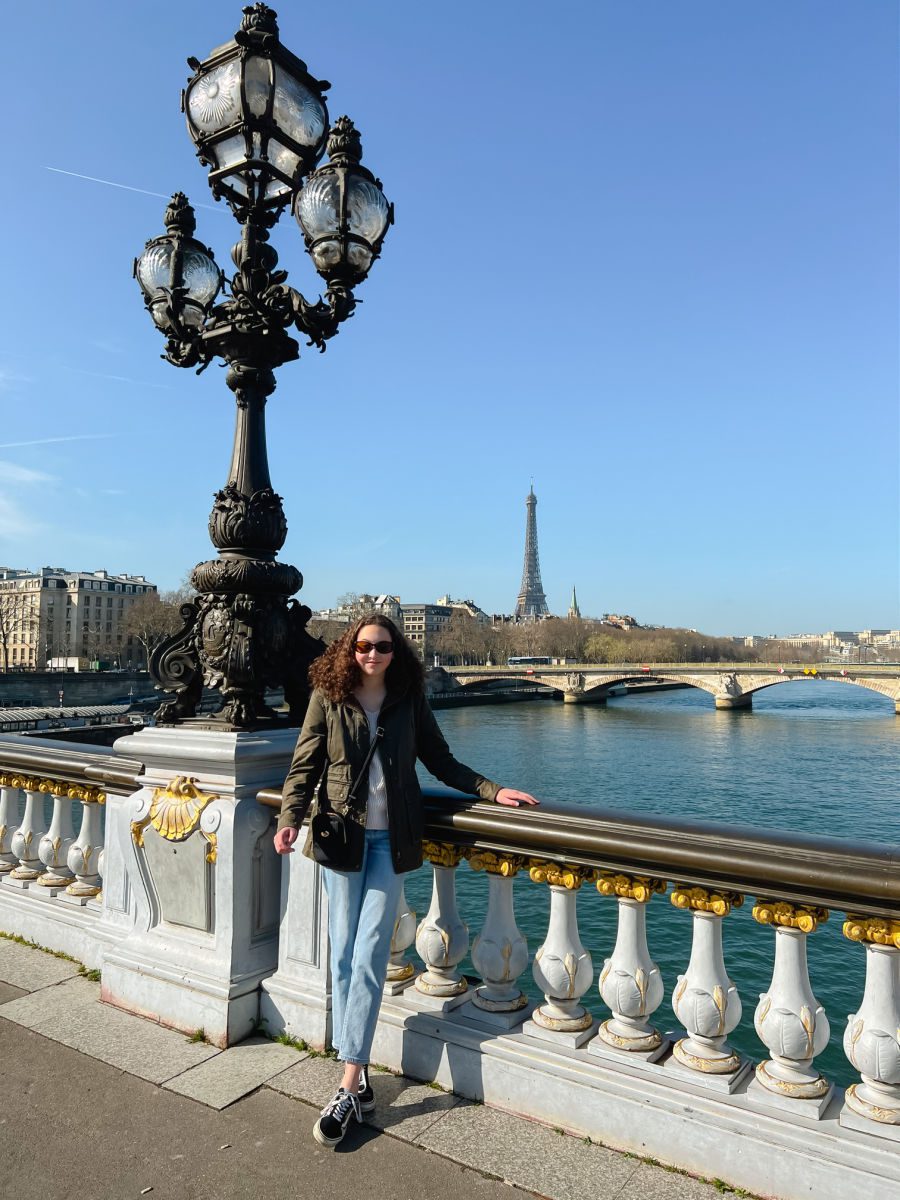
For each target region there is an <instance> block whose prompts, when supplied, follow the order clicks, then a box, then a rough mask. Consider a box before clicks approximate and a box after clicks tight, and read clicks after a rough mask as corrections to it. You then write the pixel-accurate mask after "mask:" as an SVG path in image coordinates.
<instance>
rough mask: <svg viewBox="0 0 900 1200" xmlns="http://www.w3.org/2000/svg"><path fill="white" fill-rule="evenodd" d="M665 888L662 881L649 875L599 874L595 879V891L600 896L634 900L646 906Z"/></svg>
mask: <svg viewBox="0 0 900 1200" xmlns="http://www.w3.org/2000/svg"><path fill="white" fill-rule="evenodd" d="M666 886H667V884H666V881H665V880H664V879H654V878H653V877H652V876H650V875H625V874H623V873H619V874H615V875H614V874H611V873H607V872H601V874H600V876H599V878H598V879H597V891H598V892H599V893H600V895H601V896H618V897H619V898H620V899H622V900H636V901H637V902H638V904H647V903H648V902H649V901H650V900H651V899H652V898H653V896H654V895H662V893H663V892H665V890H666Z"/></svg>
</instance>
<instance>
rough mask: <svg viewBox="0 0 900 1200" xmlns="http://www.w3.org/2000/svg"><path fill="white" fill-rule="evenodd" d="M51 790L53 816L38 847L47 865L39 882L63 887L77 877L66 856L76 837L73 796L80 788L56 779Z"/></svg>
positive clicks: (42, 860)
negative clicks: (68, 865)
mask: <svg viewBox="0 0 900 1200" xmlns="http://www.w3.org/2000/svg"><path fill="white" fill-rule="evenodd" d="M48 790H50V791H51V792H52V794H53V817H52V819H51V821H50V828H49V829H48V830H47V832H46V833H45V834H44V836H43V837H42V838H41V841H40V845H39V847H38V856H39V858H40V860H41V862H42V863H43V864H44V867H45V870H44V873H43V874H42V875H41V876H39V878H38V883H39V884H40V885H41V886H42V887H57V888H61V887H67V886H68V885H69V884H70V883H71V882H72V879H73V878H74V876H73V875H72V872H71V871H70V870H69V868H68V867H67V866H66V859H67V856H68V853H69V850H70V848H71V846H72V843H73V842H74V841H75V829H74V827H73V825H72V800H73V798H74V797H75V796H77V794H78V789H77V788H74V787H69V786H67V785H66V784H64V783H55V784H51V785H50V787H49V789H48Z"/></svg>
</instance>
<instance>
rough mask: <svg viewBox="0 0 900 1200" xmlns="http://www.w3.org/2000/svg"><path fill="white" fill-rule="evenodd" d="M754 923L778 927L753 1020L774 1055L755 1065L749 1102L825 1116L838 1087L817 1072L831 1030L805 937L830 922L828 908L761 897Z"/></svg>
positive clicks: (759, 1034)
mask: <svg viewBox="0 0 900 1200" xmlns="http://www.w3.org/2000/svg"><path fill="white" fill-rule="evenodd" d="M753 919H754V920H755V921H758V922H759V923H760V924H761V925H772V926H773V927H774V929H775V966H774V969H773V971H772V982H771V984H770V985H769V990H768V991H767V992H765V993H763V994H762V995H760V998H759V1004H758V1005H757V1007H756V1012H755V1014H754V1018H753V1023H754V1025H755V1026H756V1032H757V1035H758V1037H759V1039H760V1041H761V1042H762V1043H763V1045H764V1046H765V1047H766V1048H767V1049H768V1051H769V1053H770V1054H771V1056H772V1057H771V1059H767V1060H766V1061H765V1062H761V1063H759V1065H758V1066H757V1068H756V1079H755V1080H753V1081H751V1083H750V1086H749V1089H748V1092H747V1095H748V1098H752V1099H754V1100H755V1101H757V1102H761V1103H768V1104H775V1105H776V1106H780V1107H787V1108H791V1109H793V1110H794V1111H798V1112H802V1111H804V1110H805V1111H806V1113H807V1115H809V1116H812V1117H814V1118H818V1117H821V1115H822V1113H823V1112H824V1111H825V1108H826V1106H827V1104H828V1101H829V1100H830V1099H831V1095H832V1092H833V1091H834V1085H833V1084H832V1083H830V1082H829V1080H827V1079H826V1078H825V1077H824V1075H820V1074H819V1071H818V1069H817V1068H816V1066H815V1064H814V1061H813V1060H814V1059H815V1056H816V1055H817V1054H821V1052H822V1051H823V1050H824V1049H825V1047H826V1046H827V1045H828V1037H829V1034H830V1029H829V1025H828V1018H827V1017H826V1016H825V1010H824V1008H822V1006H821V1005H820V1004H819V1002H818V1001H817V1000H816V998H815V996H814V995H813V990H812V985H811V984H810V981H809V970H808V967H807V963H806V939H807V937H808V936H809V935H810V934H811V933H814V932H815V930H816V929H817V928H818V926H819V923H820V922H821V921H827V920H828V910H827V909H824V908H815V907H812V906H806V905H800V904H796V905H795V904H790V903H788V902H787V901H783V900H763V899H758V900H757V902H756V905H755V907H754V909H753Z"/></svg>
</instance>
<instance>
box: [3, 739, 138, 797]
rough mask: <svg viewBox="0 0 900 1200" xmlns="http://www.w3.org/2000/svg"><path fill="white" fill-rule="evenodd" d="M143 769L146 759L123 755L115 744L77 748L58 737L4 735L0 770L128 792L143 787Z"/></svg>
mask: <svg viewBox="0 0 900 1200" xmlns="http://www.w3.org/2000/svg"><path fill="white" fill-rule="evenodd" d="M143 770H144V764H143V763H142V762H139V761H138V759H136V758H123V757H122V756H121V755H120V754H117V753H116V752H115V750H114V749H113V748H112V747H111V746H92V747H91V749H90V750H76V749H73V747H72V744H71V743H70V742H62V741H57V740H56V739H54V738H46V739H45V738H42V739H41V740H40V742H39V743H35V742H34V741H33V740H32V739H30V738H29V739H25V738H20V737H16V736H15V734H7V735H5V736H4V735H0V771H13V772H16V773H21V774H24V775H34V776H40V777H42V778H46V779H50V778H52V779H53V780H55V781H58V782H60V783H80V784H94V785H100V786H102V787H106V788H109V789H110V790H111V791H113V792H120V791H122V792H128V791H135V790H136V789H137V788H139V787H140V786H141V785H140V779H139V777H140V775H141V773H142V772H143Z"/></svg>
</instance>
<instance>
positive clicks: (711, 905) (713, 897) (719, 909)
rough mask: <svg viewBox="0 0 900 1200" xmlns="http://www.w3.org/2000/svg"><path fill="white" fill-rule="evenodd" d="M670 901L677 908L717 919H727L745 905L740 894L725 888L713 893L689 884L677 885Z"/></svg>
mask: <svg viewBox="0 0 900 1200" xmlns="http://www.w3.org/2000/svg"><path fill="white" fill-rule="evenodd" d="M670 899H671V901H672V903H673V904H674V905H675V907H676V908H689V909H690V910H691V912H705V913H713V914H714V915H715V916H717V917H727V916H728V914H729V913H730V912H731V910H732V909H733V908H740V907H741V905H742V904H743V903H744V897H743V896H742V895H741V893H740V892H729V891H726V890H725V889H724V888H723V889H722V890H720V891H717V892H713V891H710V890H709V889H708V888H702V887H691V886H690V884H687V883H678V884H676V885H675V888H674V890H673V891H672V895H671V897H670Z"/></svg>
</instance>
